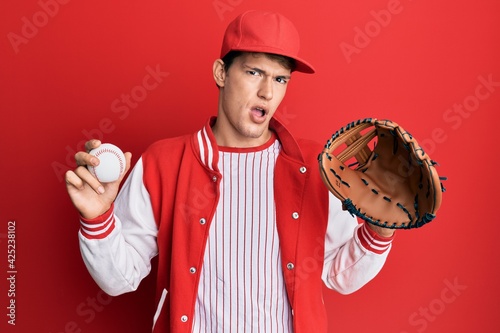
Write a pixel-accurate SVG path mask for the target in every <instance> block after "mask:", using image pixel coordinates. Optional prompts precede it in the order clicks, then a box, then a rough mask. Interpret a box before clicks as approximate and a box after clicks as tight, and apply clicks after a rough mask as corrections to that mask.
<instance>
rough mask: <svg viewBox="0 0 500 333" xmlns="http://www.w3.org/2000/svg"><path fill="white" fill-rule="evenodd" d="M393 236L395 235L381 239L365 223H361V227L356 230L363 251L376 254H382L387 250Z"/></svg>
mask: <svg viewBox="0 0 500 333" xmlns="http://www.w3.org/2000/svg"><path fill="white" fill-rule="evenodd" d="M395 235H396V233H394V234H393V235H392V236H391V237H382V236H380V235H379V234H377V233H376V232H375V231H374V230H372V229H371V228H370V227H369V226H368V225H367V224H366V223H363V225H362V226H361V227H360V228H358V238H359V241H360V242H361V245H363V247H364V248H365V249H367V250H369V251H372V252H375V253H378V254H382V253H384V252H385V251H387V250H388V249H389V247H390V246H391V243H392V240H393V239H394V236H395Z"/></svg>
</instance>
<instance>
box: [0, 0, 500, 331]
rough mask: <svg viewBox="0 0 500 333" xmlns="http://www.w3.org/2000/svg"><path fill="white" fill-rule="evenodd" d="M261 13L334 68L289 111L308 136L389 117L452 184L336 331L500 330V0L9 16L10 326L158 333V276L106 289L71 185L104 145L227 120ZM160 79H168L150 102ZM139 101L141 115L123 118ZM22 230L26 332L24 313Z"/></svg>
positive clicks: (333, 297) (288, 101)
mask: <svg viewBox="0 0 500 333" xmlns="http://www.w3.org/2000/svg"><path fill="white" fill-rule="evenodd" d="M44 4H51V5H50V6H49V5H44ZM54 4H57V6H56V5H54ZM44 8H45V9H44ZM251 8H261V9H272V10H279V11H281V12H282V13H283V14H285V15H286V16H288V17H289V18H290V19H291V20H292V21H294V22H295V24H296V26H297V28H298V29H299V31H300V34H301V36H302V50H301V54H302V56H303V57H304V58H305V59H308V60H309V61H310V62H311V63H313V64H314V65H315V67H316V69H317V74H315V75H305V74H300V73H297V74H294V77H293V80H292V81H291V85H290V86H289V91H288V95H287V97H286V98H285V100H284V101H283V103H282V105H281V107H280V110H279V112H280V113H281V115H282V116H283V118H284V119H285V123H286V124H287V126H288V127H289V128H290V129H291V130H292V131H293V132H295V133H296V134H297V135H300V136H307V137H310V138H312V139H315V140H317V141H319V142H326V140H327V139H328V138H329V137H330V135H331V134H332V133H333V132H334V131H335V130H337V129H338V128H339V127H341V126H344V125H345V124H346V123H348V122H350V121H352V120H355V119H358V118H363V117H378V118H389V119H392V120H394V121H396V122H398V123H399V124H401V125H402V126H403V127H404V128H405V129H407V130H409V131H410V132H412V134H413V135H414V136H415V137H416V138H417V139H418V140H419V141H420V142H421V143H422V144H423V145H424V146H425V147H426V149H427V152H428V153H429V154H430V155H431V156H432V158H433V159H435V160H437V161H438V162H439V163H440V165H441V166H440V167H439V168H438V170H439V172H440V174H442V175H445V176H448V177H449V180H448V181H446V182H445V185H446V187H447V190H448V191H447V192H446V193H444V201H443V206H442V208H441V210H440V211H439V213H438V217H437V219H436V220H435V221H434V222H432V223H431V224H429V225H427V226H425V227H424V228H422V229H417V230H411V231H398V232H397V238H396V240H395V242H394V247H393V250H392V252H391V254H390V256H389V259H388V261H387V264H386V266H385V267H384V269H383V271H382V272H381V273H380V274H379V275H378V276H377V277H376V278H375V279H374V280H373V281H372V282H370V283H369V284H368V285H366V286H365V287H364V288H363V289H362V290H360V291H358V292H356V293H354V294H351V295H347V296H341V295H339V294H336V293H334V292H328V293H326V294H325V303H326V306H327V308H328V313H329V316H330V332H337V333H341V332H385V333H391V332H394V333H412V332H429V333H431V332H498V331H500V322H499V319H498V313H499V310H500V307H499V300H498V299H499V296H500V295H499V291H500V287H498V279H499V277H500V276H499V274H498V266H499V265H498V264H499V259H498V258H499V256H498V255H497V254H496V252H494V251H495V250H494V244H495V241H496V240H497V239H498V235H497V234H496V233H497V228H496V226H495V224H496V223H497V219H498V213H496V208H497V207H496V204H497V202H496V200H495V199H496V198H498V194H497V193H496V189H497V188H498V185H499V184H498V176H497V175H496V172H495V171H496V165H497V162H498V157H497V155H496V153H497V151H498V148H497V145H496V144H495V145H494V143H493V140H492V137H493V135H492V134H491V133H494V131H495V128H496V127H495V124H496V121H495V120H496V119H497V118H494V117H497V116H495V114H494V112H495V111H496V112H498V109H499V106H500V65H499V61H498V60H499V59H500V50H499V42H500V40H499V37H498V36H499V33H500V20H499V19H498V18H499V14H500V3H499V2H498V1H496V0H478V1H465V0H454V1H430V0H413V1H412V0H400V1H397V0H370V1H362V2H360V1H356V2H354V1H348V0H341V1H333V2H329V1H320V0H308V1H294V2H291V1H278V0H275V1H263V0H262V1H261V0H216V1H214V0H207V1H156V0H155V1H147V2H145V1H116V0H110V1H96V0H89V1H67V0H66V1H63V0H60V3H59V2H55V0H41V1H36V0H24V1H18V2H9V4H8V8H6V4H5V3H3V4H2V9H1V10H0V15H1V18H0V48H1V53H0V56H1V59H0V60H1V61H0V75H1V76H0V80H1V81H0V84H1V86H0V103H1V104H0V105H1V110H2V111H1V120H0V121H1V122H0V124H1V130H0V135H1V143H0V149H1V151H0V152H1V155H0V156H1V159H2V163H1V172H0V177H1V178H0V179H1V183H0V184H1V185H0V188H1V196H2V197H1V200H0V203H1V206H0V263H1V264H0V269H1V270H0V281H1V282H0V309H1V310H0V331H1V332H46V333H59V332H93V333H101V332H150V327H151V321H152V317H153V308H154V305H153V299H152V297H153V285H154V278H153V276H151V275H150V276H149V277H147V278H146V280H145V281H144V282H143V284H142V285H141V286H140V288H139V290H138V291H137V292H135V293H132V294H127V295H123V296H119V297H116V298H110V297H106V296H104V295H103V294H101V293H100V291H99V288H98V287H97V286H96V284H95V283H94V282H93V280H92V279H91V278H90V276H89V275H88V273H87V271H86V269H85V267H84V265H83V262H82V260H81V257H80V253H79V249H78V242H77V231H78V219H77V214H76V212H75V210H74V209H73V207H72V205H71V203H70V201H69V199H68V196H67V194H66V190H65V186H64V182H63V181H62V174H63V172H64V171H65V170H67V169H68V168H72V167H73V166H72V165H71V163H72V155H73V153H74V151H75V150H76V149H77V148H78V146H79V145H81V142H83V140H86V137H87V134H88V133H90V134H91V135H94V136H97V137H101V138H102V139H103V140H104V141H106V142H112V143H115V144H117V145H119V146H120V147H122V148H123V149H124V150H128V151H131V152H132V153H133V154H134V159H133V161H134V162H135V161H136V160H137V156H139V154H140V153H141V152H142V151H143V150H144V149H145V148H146V147H147V146H148V145H149V144H150V143H152V142H153V141H155V140H157V139H160V138H164V137H167V136H175V135H178V134H184V133H189V132H192V131H194V130H196V129H198V128H200V126H202V125H203V124H204V123H205V121H206V119H207V117H208V116H209V115H212V114H214V113H215V112H216V100H217V89H216V87H215V84H214V82H213V81H212V78H211V65H212V62H213V60H215V59H216V58H217V57H218V54H219V47H220V43H221V39H222V34H223V30H224V28H225V26H226V25H227V23H228V22H229V21H230V20H231V19H232V18H234V17H235V16H236V15H237V14H238V13H240V12H241V11H243V10H246V9H251ZM388 10H391V11H392V13H391V11H388ZM387 13H389V15H387ZM384 14H385V15H384ZM377 19H378V20H377ZM30 25H31V30H30ZM360 31H361V32H360ZM343 48H344V51H343ZM354 48H356V49H354ZM345 50H350V53H349V52H348V53H346V51H345ZM354 51H355V52H354ZM148 67H149V68H152V69H155V68H157V69H159V70H160V71H161V72H162V73H163V74H162V75H163V77H161V82H158V85H157V86H156V87H155V88H154V89H152V90H150V91H147V95H137V94H139V93H140V92H141V88H140V86H141V85H142V83H143V79H144V78H145V77H146V76H147V75H148V70H147V69H146V68H148ZM166 73H168V75H167V74H166ZM481 80H483V81H484V80H486V81H488V80H489V81H490V85H489V87H485V86H484V84H483V83H481V82H482V81H481ZM150 82H153V81H150ZM488 89H489V90H488ZM144 91H145V90H142V92H144ZM131 92H134V93H135V94H136V96H139V97H140V98H139V97H138V100H139V101H138V103H137V105H134V107H133V108H132V107H129V108H128V111H129V112H128V113H124V112H125V109H123V108H122V109H121V110H122V111H121V112H118V113H117V112H115V111H117V109H116V108H113V107H112V105H113V103H119V102H120V99H121V96H122V94H131ZM478 97H481V98H480V99H479V98H478ZM117 99H118V102H115V100H117ZM464 104H465V105H464ZM117 105H118V104H115V107H116V106H117ZM119 105H120V106H122V107H123V106H124V104H123V103H121V104H119ZM460 107H461V108H462V111H461V112H456V110H459V108H460ZM454 108H455V109H454ZM454 110H455V111H454ZM494 119H495V120H494ZM464 157H465V158H464ZM486 191H488V193H489V194H488V195H486V194H484V193H485V192H486ZM13 220H15V221H16V269H17V275H16V297H15V300H16V325H15V326H12V325H8V324H7V320H8V317H7V316H6V315H7V313H8V309H6V307H7V306H8V301H9V298H8V297H7V292H8V287H9V286H8V285H7V283H6V277H8V274H7V270H8V269H7V224H8V221H13ZM453 285H454V286H453Z"/></svg>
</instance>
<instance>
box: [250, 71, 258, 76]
mask: <svg viewBox="0 0 500 333" xmlns="http://www.w3.org/2000/svg"><path fill="white" fill-rule="evenodd" d="M247 73H248V74H250V75H253V76H257V75H259V74H260V73H259V72H257V71H247Z"/></svg>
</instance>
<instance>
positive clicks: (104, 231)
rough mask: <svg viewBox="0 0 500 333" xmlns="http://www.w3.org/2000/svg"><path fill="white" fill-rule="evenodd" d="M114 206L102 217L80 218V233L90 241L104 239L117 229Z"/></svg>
mask: <svg viewBox="0 0 500 333" xmlns="http://www.w3.org/2000/svg"><path fill="white" fill-rule="evenodd" d="M113 211H114V204H113V205H111V207H110V208H109V209H108V211H107V212H106V213H104V214H102V215H101V216H98V217H96V218H93V219H86V218H84V217H82V216H80V232H81V233H82V235H83V236H85V237H86V238H88V239H102V238H105V237H106V236H108V235H109V234H110V233H111V232H112V231H113V229H114V228H115V214H113Z"/></svg>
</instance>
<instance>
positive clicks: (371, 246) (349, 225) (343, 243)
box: [322, 193, 392, 294]
mask: <svg viewBox="0 0 500 333" xmlns="http://www.w3.org/2000/svg"><path fill="white" fill-rule="evenodd" d="M329 195H330V197H329V216H328V228H327V234H326V237H325V262H324V266H323V275H322V277H323V281H324V283H325V284H326V286H327V287H328V288H330V289H334V290H336V291H338V292H339V293H341V294H349V293H352V292H354V291H356V290H358V289H359V288H361V287H362V286H363V285H365V284H366V283H368V282H369V281H370V280H371V279H373V278H374V277H375V276H376V275H377V274H378V272H379V271H380V270H381V269H382V266H383V265H384V263H385V260H386V258H387V255H388V254H389V251H390V248H391V240H392V239H391V240H389V241H385V242H380V241H377V240H375V239H373V238H370V235H368V234H367V231H366V230H365V229H367V228H368V227H366V226H365V224H364V223H361V224H359V223H358V221H357V218H356V217H353V216H352V215H351V214H350V213H349V212H347V211H344V210H342V203H341V202H340V200H339V199H337V198H336V197H335V196H334V195H333V194H331V193H330V194H329ZM360 237H361V238H363V239H360ZM362 240H363V241H362Z"/></svg>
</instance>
